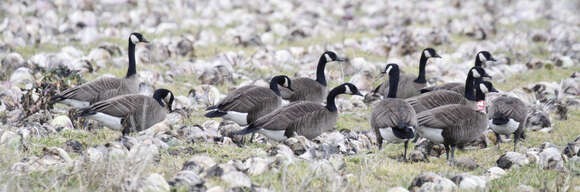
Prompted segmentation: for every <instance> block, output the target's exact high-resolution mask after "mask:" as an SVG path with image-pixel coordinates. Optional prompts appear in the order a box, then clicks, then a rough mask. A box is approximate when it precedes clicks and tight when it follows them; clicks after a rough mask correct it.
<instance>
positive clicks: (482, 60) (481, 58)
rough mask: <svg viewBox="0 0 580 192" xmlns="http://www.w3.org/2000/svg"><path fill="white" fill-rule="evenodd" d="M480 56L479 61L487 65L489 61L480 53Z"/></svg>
mask: <svg viewBox="0 0 580 192" xmlns="http://www.w3.org/2000/svg"><path fill="white" fill-rule="evenodd" d="M478 56H479V61H481V62H483V63H485V62H486V61H487V59H486V58H485V56H484V55H483V54H482V53H480V54H479V55H478Z"/></svg>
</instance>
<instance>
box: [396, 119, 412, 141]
mask: <svg viewBox="0 0 580 192" xmlns="http://www.w3.org/2000/svg"><path fill="white" fill-rule="evenodd" d="M393 134H395V136H396V137H398V138H401V139H412V138H413V137H415V133H414V131H413V130H412V129H410V128H409V124H408V123H405V122H402V121H401V122H399V124H398V125H397V127H396V128H395V129H393Z"/></svg>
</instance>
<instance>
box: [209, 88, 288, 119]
mask: <svg viewBox="0 0 580 192" xmlns="http://www.w3.org/2000/svg"><path fill="white" fill-rule="evenodd" d="M276 97H277V96H276V94H274V92H272V90H270V89H268V88H265V87H258V86H253V85H252V86H244V87H241V88H239V89H236V90H235V91H233V92H232V93H230V94H229V95H228V96H227V97H226V98H224V99H223V100H222V101H220V103H219V104H218V105H217V106H218V109H219V110H221V111H237V112H245V113H248V112H250V111H252V110H254V109H255V108H256V106H260V105H261V103H262V102H264V101H265V100H267V99H271V98H276Z"/></svg>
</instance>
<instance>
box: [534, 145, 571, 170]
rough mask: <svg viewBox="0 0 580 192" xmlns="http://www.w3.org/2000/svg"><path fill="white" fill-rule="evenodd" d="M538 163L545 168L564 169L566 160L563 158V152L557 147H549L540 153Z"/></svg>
mask: <svg viewBox="0 0 580 192" xmlns="http://www.w3.org/2000/svg"><path fill="white" fill-rule="evenodd" d="M539 156H540V158H539V159H538V160H539V161H538V164H539V165H540V167H542V168H543V169H555V170H564V169H565V168H564V160H563V159H562V154H561V153H560V151H558V149H557V148H554V147H549V148H545V149H544V150H542V152H540V154H539Z"/></svg>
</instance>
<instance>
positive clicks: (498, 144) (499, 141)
mask: <svg viewBox="0 0 580 192" xmlns="http://www.w3.org/2000/svg"><path fill="white" fill-rule="evenodd" d="M493 133H495V138H496V145H497V150H500V143H501V135H499V133H497V132H495V131H494V132H493Z"/></svg>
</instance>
